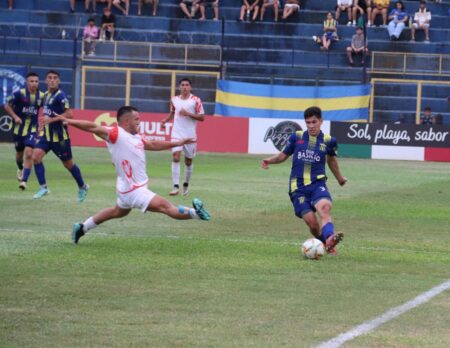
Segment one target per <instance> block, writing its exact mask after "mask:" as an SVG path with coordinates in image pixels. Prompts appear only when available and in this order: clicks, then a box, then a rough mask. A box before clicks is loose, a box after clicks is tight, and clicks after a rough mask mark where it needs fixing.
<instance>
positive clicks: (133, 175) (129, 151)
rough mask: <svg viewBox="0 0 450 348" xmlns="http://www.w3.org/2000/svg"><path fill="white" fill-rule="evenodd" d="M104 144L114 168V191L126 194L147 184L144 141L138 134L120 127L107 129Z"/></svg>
mask: <svg viewBox="0 0 450 348" xmlns="http://www.w3.org/2000/svg"><path fill="white" fill-rule="evenodd" d="M108 130H109V134H108V139H107V141H106V144H107V145H108V150H109V152H110V153H111V156H112V161H113V164H114V167H116V173H117V183H116V189H117V192H118V193H119V194H126V193H129V192H132V191H134V190H136V189H138V188H141V187H145V186H146V185H147V183H148V176H147V170H146V169H147V165H146V159H145V150H144V140H143V139H142V138H141V136H140V135H139V134H134V135H133V134H130V133H128V132H127V131H126V130H124V129H123V128H121V127H108Z"/></svg>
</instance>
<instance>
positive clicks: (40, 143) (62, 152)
mask: <svg viewBox="0 0 450 348" xmlns="http://www.w3.org/2000/svg"><path fill="white" fill-rule="evenodd" d="M35 148H36V149H41V150H42V151H45V153H47V152H49V151H50V150H52V151H53V153H54V154H55V155H56V157H58V158H59V159H60V160H61V161H63V162H65V161H69V160H71V159H72V148H71V146H70V139H67V140H61V141H58V142H51V141H48V140H47V139H46V138H45V136H42V137H39V138H37V141H36V146H35Z"/></svg>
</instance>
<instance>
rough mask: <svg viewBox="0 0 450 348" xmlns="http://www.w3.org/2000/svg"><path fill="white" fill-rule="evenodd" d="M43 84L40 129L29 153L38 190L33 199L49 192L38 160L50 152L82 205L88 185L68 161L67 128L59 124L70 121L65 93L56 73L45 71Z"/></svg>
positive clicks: (70, 158)
mask: <svg viewBox="0 0 450 348" xmlns="http://www.w3.org/2000/svg"><path fill="white" fill-rule="evenodd" d="M45 82H46V83H47V92H45V94H44V128H43V129H42V130H41V132H40V133H39V137H38V139H37V142H36V147H35V149H34V151H33V162H34V171H35V172H36V176H37V179H38V182H39V185H40V186H41V187H40V189H39V191H38V192H37V193H36V194H35V195H34V197H33V198H35V199H39V198H42V197H44V196H45V195H46V194H48V193H49V190H48V187H47V182H46V180H45V168H44V164H43V163H42V160H43V158H44V156H45V155H46V154H47V152H49V151H50V150H52V151H53V153H54V154H55V155H56V156H57V157H58V158H59V159H60V160H61V162H62V163H63V165H64V167H66V168H67V170H69V172H70V173H71V174H72V176H73V178H74V179H75V181H76V182H77V184H78V188H79V191H78V201H79V202H83V201H84V200H85V198H86V195H87V192H88V189H89V186H88V185H87V184H86V183H85V182H84V180H83V177H82V176H81V171H80V168H78V166H77V165H76V164H75V163H74V162H73V160H72V149H71V146H70V138H69V132H68V130H67V126H66V125H64V124H63V122H62V120H63V119H65V118H72V112H71V111H70V107H69V101H68V100H67V97H66V95H65V93H64V92H63V91H62V90H60V89H59V84H60V82H61V80H60V77H59V74H58V73H57V72H56V71H53V70H50V71H49V72H47V76H46V80H45Z"/></svg>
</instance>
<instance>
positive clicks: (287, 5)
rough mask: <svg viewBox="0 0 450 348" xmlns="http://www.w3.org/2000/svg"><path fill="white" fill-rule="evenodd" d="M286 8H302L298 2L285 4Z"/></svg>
mask: <svg viewBox="0 0 450 348" xmlns="http://www.w3.org/2000/svg"><path fill="white" fill-rule="evenodd" d="M284 7H285V8H293V9H294V10H297V11H298V10H300V6H299V5H297V4H286V5H284Z"/></svg>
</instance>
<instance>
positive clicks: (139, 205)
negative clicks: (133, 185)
mask: <svg viewBox="0 0 450 348" xmlns="http://www.w3.org/2000/svg"><path fill="white" fill-rule="evenodd" d="M155 196H156V193H154V192H152V191H150V190H149V189H148V188H147V187H146V186H143V187H139V188H138V189H136V190H133V191H131V192H128V193H117V205H118V206H119V208H122V209H133V208H136V209H139V210H140V211H142V212H143V213H145V212H146V211H147V208H148V205H149V204H150V202H151V201H152V199H153V198H154V197H155Z"/></svg>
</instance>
